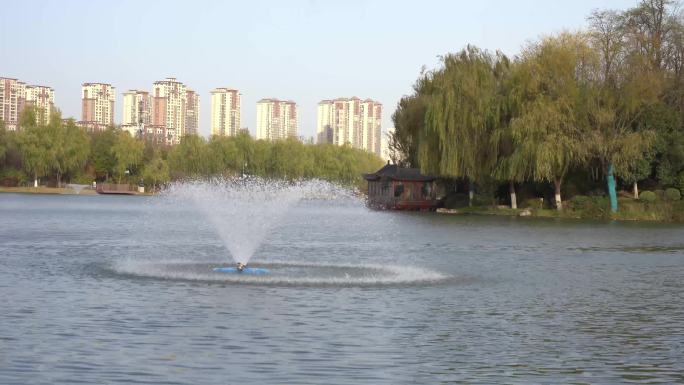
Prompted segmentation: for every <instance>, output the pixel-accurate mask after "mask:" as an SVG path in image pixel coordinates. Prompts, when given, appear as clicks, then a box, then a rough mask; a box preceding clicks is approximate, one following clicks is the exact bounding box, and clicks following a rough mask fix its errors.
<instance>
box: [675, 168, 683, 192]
mask: <svg viewBox="0 0 684 385" xmlns="http://www.w3.org/2000/svg"><path fill="white" fill-rule="evenodd" d="M676 182H677V184H676V187H677V188H678V189H679V191H680V192H683V193H684V171H680V172H679V175H677V181H676Z"/></svg>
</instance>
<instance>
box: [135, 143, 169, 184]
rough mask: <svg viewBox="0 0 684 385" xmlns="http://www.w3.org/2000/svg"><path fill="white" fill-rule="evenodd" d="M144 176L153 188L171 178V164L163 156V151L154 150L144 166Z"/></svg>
mask: <svg viewBox="0 0 684 385" xmlns="http://www.w3.org/2000/svg"><path fill="white" fill-rule="evenodd" d="M142 177H143V180H144V181H145V182H146V183H147V184H148V186H150V187H152V190H156V189H157V188H158V187H159V186H161V185H162V184H164V183H167V182H168V181H169V180H171V176H170V173H169V165H168V163H167V162H166V161H164V159H163V158H162V155H161V151H159V150H155V151H154V155H153V156H152V158H151V159H150V160H149V161H148V162H147V163H146V164H145V167H144V168H143V172H142Z"/></svg>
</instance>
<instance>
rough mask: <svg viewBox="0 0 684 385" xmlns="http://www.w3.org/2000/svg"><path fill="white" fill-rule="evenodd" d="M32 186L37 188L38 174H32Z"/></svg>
mask: <svg viewBox="0 0 684 385" xmlns="http://www.w3.org/2000/svg"><path fill="white" fill-rule="evenodd" d="M33 187H34V188H38V174H37V173H35V174H33Z"/></svg>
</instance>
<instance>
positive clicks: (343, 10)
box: [0, 0, 637, 137]
mask: <svg viewBox="0 0 684 385" xmlns="http://www.w3.org/2000/svg"><path fill="white" fill-rule="evenodd" d="M636 3H637V1H636V0H604V1H601V0H573V1H566V0H563V1H556V0H553V1H551V0H546V1H541V0H539V1H538V0H517V1H505V0H496V1H495V0H491V1H482V0H481V1H472V0H471V1H456V0H452V1H448V0H444V1H436V0H420V1H418V0H416V1H402V0H394V1H392V0H388V1H384V0H382V1H380V0H377V1H373V0H368V1H361V0H358V1H357V0H345V1H322V0H302V1H298V0H297V1H296V0H288V1H256V0H253V1H247V0H245V1H204V0H192V1H187V0H185V1H176V0H169V1H161V0H160V1H154V0H149V1H143V0H140V1H129V0H123V1H113V0H109V1H100V0H82V1H77V0H61V1H49V0H45V1H31V0H24V1H6V2H3V6H2V9H3V12H2V13H0V76H2V77H12V78H18V79H20V80H21V81H24V82H26V83H27V84H40V85H47V86H50V87H52V88H53V89H54V90H55V104H56V106H57V107H58V108H59V109H61V110H62V114H63V116H64V117H75V118H77V119H79V118H80V114H81V103H80V93H81V84H82V83H85V82H100V83H110V84H112V85H113V86H115V87H116V92H117V100H116V105H115V109H116V111H115V113H116V115H115V123H117V124H118V123H120V122H121V119H122V115H123V112H122V109H123V105H122V95H121V94H122V92H124V91H126V90H129V89H143V90H148V91H151V89H152V83H153V82H154V81H156V80H162V79H164V78H166V77H176V78H177V79H178V80H179V81H181V82H183V83H185V84H186V85H187V86H188V87H189V88H191V89H194V90H195V91H197V92H199V94H200V97H201V104H200V133H201V134H203V135H205V136H208V134H209V131H210V128H209V125H210V112H211V111H210V109H211V103H210V102H211V96H210V91H211V90H212V89H214V88H217V87H230V88H237V89H239V90H240V93H241V94H242V126H243V127H248V128H249V129H250V132H251V133H252V134H254V133H255V131H256V102H257V100H259V99H261V98H265V97H274V98H280V99H291V100H294V101H295V102H297V105H298V111H299V132H300V135H302V136H304V137H310V136H314V135H315V132H316V106H317V104H318V102H319V101H320V100H323V99H332V98H336V97H351V96H358V97H360V98H362V99H365V98H371V99H374V100H377V101H380V102H381V103H382V104H383V106H384V111H383V117H382V120H383V121H382V126H383V130H386V129H387V128H388V127H391V126H392V120H391V115H392V113H393V112H394V110H395V108H396V105H397V102H398V101H399V99H400V98H401V97H402V96H403V95H407V94H410V93H411V87H412V85H413V83H414V81H415V80H416V78H417V77H418V75H419V73H420V70H421V68H422V67H423V66H425V67H426V68H428V69H432V68H435V67H437V66H438V65H439V59H438V57H439V56H440V55H444V54H446V53H449V52H456V51H458V50H460V49H462V48H463V47H465V46H466V45H467V44H473V45H476V46H478V47H480V48H484V49H488V50H492V51H494V50H501V51H502V52H504V53H506V54H508V55H515V54H517V53H518V52H519V51H520V49H521V47H523V46H524V45H525V44H526V43H527V42H529V41H533V40H535V39H537V38H539V37H540V36H543V35H548V34H552V33H556V32H560V31H563V30H571V31H574V30H578V29H581V28H584V27H586V25H587V21H586V17H587V16H588V15H589V14H590V13H591V11H592V10H594V9H597V8H599V9H607V8H609V9H626V8H630V7H633V6H635V5H636Z"/></svg>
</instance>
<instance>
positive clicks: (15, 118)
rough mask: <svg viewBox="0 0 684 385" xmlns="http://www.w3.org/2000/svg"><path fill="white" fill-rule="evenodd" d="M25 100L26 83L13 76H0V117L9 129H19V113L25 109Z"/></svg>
mask: <svg viewBox="0 0 684 385" xmlns="http://www.w3.org/2000/svg"><path fill="white" fill-rule="evenodd" d="M25 100H26V84H25V83H23V82H20V81H19V80H17V79H13V78H3V77H0V119H2V121H3V122H4V123H5V129H7V130H8V131H16V130H17V128H18V126H19V114H21V111H22V110H23V109H24V102H25Z"/></svg>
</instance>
